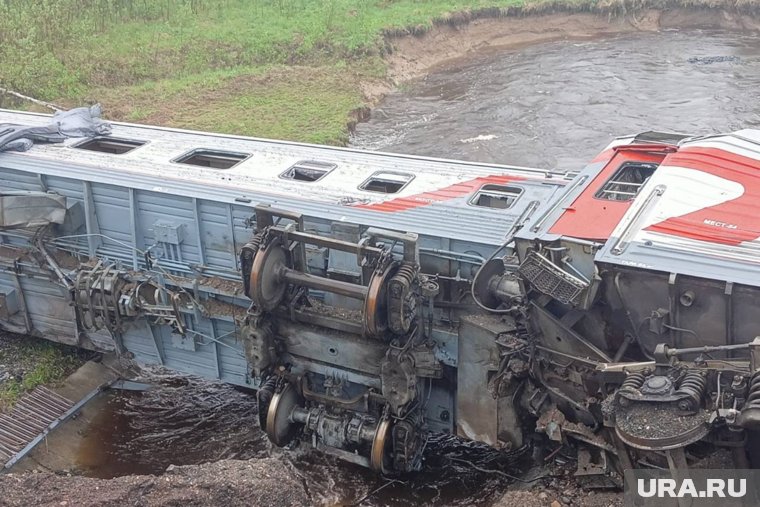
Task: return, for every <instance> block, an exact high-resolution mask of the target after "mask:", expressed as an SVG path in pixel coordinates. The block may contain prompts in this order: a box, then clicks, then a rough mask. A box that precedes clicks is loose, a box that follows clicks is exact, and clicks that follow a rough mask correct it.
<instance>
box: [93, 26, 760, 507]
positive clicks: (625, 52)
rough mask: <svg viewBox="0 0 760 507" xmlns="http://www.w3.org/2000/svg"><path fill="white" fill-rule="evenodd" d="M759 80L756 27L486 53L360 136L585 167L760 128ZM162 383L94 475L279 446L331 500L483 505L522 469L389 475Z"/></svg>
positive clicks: (429, 83)
mask: <svg viewBox="0 0 760 507" xmlns="http://www.w3.org/2000/svg"><path fill="white" fill-rule="evenodd" d="M759 90H760V42H758V40H757V38H756V37H755V36H750V35H743V34H737V33H726V32H699V31H689V32H664V33H646V34H638V35H626V36H621V37H613V38H604V39H597V40H587V41H582V42H579V41H563V42H553V43H545V44H539V45H535V46H531V47H527V48H523V49H520V50H519V51H517V50H515V51H501V52H489V53H487V54H481V55H478V56H476V57H473V58H468V59H467V61H463V62H459V63H454V64H451V65H449V66H447V67H445V68H442V69H441V70H440V71H438V72H435V73H433V74H430V75H429V76H427V77H426V78H424V79H420V80H418V81H415V82H413V83H411V84H408V85H405V86H404V87H402V89H401V90H400V91H398V92H395V93H393V94H391V95H389V96H388V97H387V98H386V99H385V100H384V101H383V102H382V103H381V104H380V105H379V106H378V108H377V109H376V110H375V111H374V112H373V114H372V118H371V120H370V121H369V122H367V123H364V124H360V125H359V126H358V128H357V130H356V134H355V135H354V137H353V141H352V145H353V146H354V147H358V148H367V149H373V150H374V149H377V150H384V151H392V152H402V153H411V154H419V155H433V156H437V157H446V158H462V159H467V160H474V161H483V162H498V163H505V164H515V165H530V166H539V167H546V168H559V169H573V170H577V169H579V168H580V167H581V166H582V165H583V164H584V163H585V162H586V161H587V160H589V159H591V158H593V156H594V155H595V154H596V153H597V152H598V151H600V150H601V149H602V148H603V147H604V146H605V145H606V144H607V143H608V142H609V141H610V140H611V139H612V138H613V137H615V136H619V135H626V134H631V133H637V132H641V131H647V130H655V129H658V130H667V131H678V132H686V133H693V134H709V133H713V132H718V131H726V130H732V129H739V128H743V127H756V126H758V125H759V124H760V100H758V99H760V97H759V95H760V92H759ZM154 380H155V381H156V383H157V386H156V388H155V389H154V390H152V391H149V392H146V393H142V394H116V395H112V396H111V397H110V398H109V399H108V403H107V404H106V405H107V410H104V412H103V414H102V417H101V418H100V419H99V420H98V421H96V423H95V424H94V425H93V427H91V428H90V430H89V431H88V433H87V436H86V438H85V442H84V444H83V446H82V449H81V452H80V456H79V463H78V467H79V469H80V470H81V471H82V472H83V473H85V474H88V475H95V476H101V477H112V476H117V475H124V474H133V473H160V472H161V471H162V470H164V469H165V468H166V467H167V466H168V465H170V464H176V465H184V464H196V463H202V462H204V461H213V460H218V459H221V458H242V459H247V458H256V457H260V456H265V455H269V454H275V455H278V456H281V457H282V459H286V460H290V461H292V462H293V463H294V464H295V466H296V469H298V470H299V471H300V473H303V477H304V481H305V482H306V483H307V484H308V485H309V488H310V491H311V492H312V494H313V495H314V498H315V499H322V500H323V501H324V502H325V503H328V504H335V503H342V504H351V503H355V502H357V501H358V500H360V499H362V497H364V496H365V495H367V494H368V493H370V492H372V491H374V490H376V489H377V488H380V487H382V486H385V487H384V489H382V491H379V492H377V493H376V494H374V495H373V496H371V497H370V498H369V499H367V501H366V502H365V503H368V504H371V505H405V504H410V503H413V504H447V505H450V504H459V505H471V504H478V503H479V504H484V503H485V504H488V503H489V502H491V501H493V500H494V499H496V498H497V497H498V491H499V490H500V489H503V488H504V487H505V485H506V484H507V483H508V480H507V479H506V478H505V477H504V476H503V475H500V473H501V472H504V471H512V470H514V468H515V463H514V458H512V457H504V456H499V455H498V454H496V453H494V452H491V451H487V450H486V451H484V450H483V449H482V448H480V447H478V446H477V445H474V444H470V445H465V444H462V443H458V442H456V441H454V440H452V439H451V438H438V439H435V440H433V441H432V442H431V443H430V444H429V446H428V448H427V450H426V462H425V463H426V468H425V470H424V471H423V472H422V473H421V474H418V475H416V476H414V477H406V478H400V479H399V481H398V482H392V483H389V482H388V481H387V480H386V479H382V478H379V477H377V476H376V475H375V474H373V473H371V472H369V471H367V470H364V469H361V468H359V467H356V466H353V465H348V464H344V463H338V462H335V461H334V460H332V459H330V458H325V457H320V456H314V455H309V454H301V453H298V452H292V451H287V450H286V451H282V450H276V449H272V448H271V447H270V446H269V444H268V443H267V441H266V438H265V437H264V436H263V434H262V432H261V431H260V430H259V429H258V427H257V423H256V416H255V414H256V406H255V398H254V397H253V396H251V395H250V394H249V393H244V392H241V391H239V390H235V389H233V388H231V387H228V386H224V385H221V384H213V383H208V382H205V381H200V380H197V379H191V378H176V377H175V378H172V377H158V378H155V379H154ZM468 463H469V464H468ZM471 465H475V466H476V467H477V468H479V469H480V470H477V469H475V468H473V467H472V466H471ZM497 470H498V472H497ZM523 471H524V470H523Z"/></svg>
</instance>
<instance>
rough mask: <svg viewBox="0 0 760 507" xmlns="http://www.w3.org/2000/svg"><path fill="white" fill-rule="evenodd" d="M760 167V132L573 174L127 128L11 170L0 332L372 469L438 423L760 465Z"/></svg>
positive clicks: (510, 438) (679, 458) (31, 157)
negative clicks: (226, 394) (245, 393)
mask: <svg viewBox="0 0 760 507" xmlns="http://www.w3.org/2000/svg"><path fill="white" fill-rule="evenodd" d="M47 122H49V118H48V117H46V116H43V115H32V114H26V113H15V112H10V111H3V112H0V123H7V124H14V125H26V126H33V127H34V126H43V125H45V124H46V123H47ZM758 171H760V132H757V131H741V132H737V133H734V134H727V135H722V136H715V137H711V138H686V137H683V136H673V135H663V134H654V133H650V134H646V135H642V136H637V137H631V138H621V139H618V140H616V141H615V142H613V143H612V144H611V145H610V146H609V147H608V148H607V149H606V150H604V151H603V152H602V153H601V154H600V155H599V156H598V157H597V158H596V159H595V160H594V161H592V162H591V164H589V165H588V166H587V167H586V168H584V169H583V170H582V171H580V172H579V173H577V174H576V173H572V174H566V173H559V172H552V171H543V170H538V169H529V168H521V167H510V166H495V165H487V164H475V163H466V162H455V161H447V160H438V159H428V158H421V157H413V156H405V155H391V154H383V153H367V152H361V151H356V150H347V149H338V148H327V147H321V146H310V145H303V144H297V143H287V142H280V141H266V140H259V139H251V138H242V137H235V136H225V135H217V134H207V133H198V132H186V131H179V130H171V129H161V128H155V127H144V126H137V125H127V124H116V125H113V131H112V134H111V135H107V136H101V137H94V138H75V139H70V140H66V141H65V142H63V143H58V144H36V145H34V146H33V147H32V148H31V149H30V150H29V151H27V152H24V153H15V152H14V153H11V152H9V153H2V154H0V203H2V205H3V208H2V213H0V220H3V221H0V328H2V329H4V330H7V331H12V332H18V333H24V334H30V335H36V336H41V337H44V338H47V339H50V340H55V341H59V342H63V343H68V344H73V345H77V346H81V347H86V348H91V349H94V350H104V351H115V352H117V353H119V354H121V355H122V356H124V357H127V358H131V359H134V360H135V361H136V362H138V363H141V364H162V365H165V366H167V367H169V368H173V369H175V370H178V371H182V372H187V373H193V374H200V375H204V376H206V377H209V378H216V379H220V380H222V381H225V382H229V383H232V384H236V385H240V386H245V387H250V388H252V389H254V390H256V392H257V396H258V400H259V424H260V425H261V427H262V429H264V431H266V433H267V435H268V436H269V438H270V439H271V440H272V441H273V442H274V443H275V444H277V445H288V444H291V443H292V442H296V441H300V442H301V443H302V445H308V446H313V447H315V448H317V449H319V450H321V451H323V452H327V453H331V454H334V455H337V456H339V457H341V458H342V459H346V460H349V461H352V462H355V463H359V464H361V465H364V466H368V467H371V468H373V469H376V470H378V471H381V472H387V473H390V472H403V471H412V470H415V469H417V468H419V466H420V458H421V454H422V450H423V448H424V445H425V439H426V436H427V435H428V434H429V433H430V432H446V433H454V434H457V435H459V436H461V437H464V438H468V439H473V440H477V441H480V442H484V443H487V444H490V445H492V446H494V447H497V448H500V449H505V450H516V449H521V448H525V447H526V446H528V445H529V444H530V443H536V442H558V443H562V444H571V445H573V446H575V447H577V448H578V461H579V468H578V473H579V474H580V475H588V476H594V477H595V478H598V479H601V480H602V481H603V482H604V481H607V482H610V483H615V482H616V481H617V480H618V479H619V477H620V472H621V470H622V469H624V468H635V467H638V466H657V467H663V466H665V467H667V466H670V467H675V468H682V467H686V466H688V465H689V463H690V462H691V461H693V460H695V459H698V458H699V457H700V455H703V454H704V453H705V449H712V448H714V447H715V446H718V447H725V448H727V449H730V450H731V451H732V454H733V456H734V458H735V460H736V463H737V465H738V466H747V465H748V464H749V463H748V461H747V460H748V454H747V449H749V448H750V447H751V446H752V445H754V443H755V440H756V432H757V430H758V429H759V428H760V374H757V373H756V372H757V370H758V369H760V340H757V341H756V340H755V337H756V336H757V335H760V333H759V332H758V331H757V329H756V328H757V323H756V322H757V319H756V318H754V315H755V314H756V313H755V312H757V310H758V308H759V307H760V301H759V300H758V287H759V286H760V261H758V259H759V258H760V257H759V256H758V248H759V247H758V245H760V243H759V242H758V238H760V225H759V224H760V222H758V220H757V218H756V210H757V202H758V195H756V194H757V189H758V188H760V185H759V184H758V182H760V179H758V174H759V173H758ZM2 217H9V218H2ZM252 424H253V421H252Z"/></svg>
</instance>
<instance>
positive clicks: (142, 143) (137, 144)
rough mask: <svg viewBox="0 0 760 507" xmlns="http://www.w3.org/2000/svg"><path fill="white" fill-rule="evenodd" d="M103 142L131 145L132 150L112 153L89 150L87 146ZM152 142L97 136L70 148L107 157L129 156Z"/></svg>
mask: <svg viewBox="0 0 760 507" xmlns="http://www.w3.org/2000/svg"><path fill="white" fill-rule="evenodd" d="M101 141H106V142H108V141H110V142H114V143H124V144H126V145H131V146H132V148H130V149H129V150H127V151H123V152H121V153H111V152H108V151H103V150H93V149H90V148H87V147H86V145H88V144H91V143H97V142H101ZM149 142H150V141H143V140H141V139H127V138H126V137H112V136H95V137H89V138H87V139H84V140H82V141H79V142H77V143H74V144H72V145H71V146H70V148H73V149H76V150H83V151H90V152H93V153H104V154H106V155H117V156H119V155H127V154H128V153H132V152H133V151H135V150H137V149H139V148H142V147H143V146H145V145H146V144H148V143H149Z"/></svg>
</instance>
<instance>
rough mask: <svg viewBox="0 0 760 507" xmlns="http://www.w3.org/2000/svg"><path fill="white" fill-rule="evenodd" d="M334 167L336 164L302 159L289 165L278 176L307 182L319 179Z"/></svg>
mask: <svg viewBox="0 0 760 507" xmlns="http://www.w3.org/2000/svg"><path fill="white" fill-rule="evenodd" d="M336 167H338V166H337V165H335V164H328V163H326V162H319V161H316V160H302V161H301V162H297V163H296V164H295V165H293V166H291V167H289V168H288V169H287V170H286V171H285V172H284V173H282V174H280V178H283V179H286V180H296V181H307V182H312V181H319V180H321V179H322V178H324V177H325V176H327V173H329V172H330V171H332V170H333V169H335V168H336Z"/></svg>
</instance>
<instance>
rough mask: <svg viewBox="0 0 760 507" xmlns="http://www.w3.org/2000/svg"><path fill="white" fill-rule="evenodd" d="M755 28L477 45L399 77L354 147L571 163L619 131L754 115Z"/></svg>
mask: <svg viewBox="0 0 760 507" xmlns="http://www.w3.org/2000/svg"><path fill="white" fill-rule="evenodd" d="M758 85H760V42H758V38H757V35H755V34H740V33H728V32H710V31H686V32H677V31H666V32H661V33H639V34H632V35H624V36H619V37H610V38H604V39H596V40H586V41H562V42H553V43H546V44H538V45H534V46H529V47H526V48H523V49H520V50H519V51H501V52H490V53H488V52H487V53H486V54H481V55H478V56H475V57H472V58H468V59H467V61H465V62H461V63H459V64H454V65H450V66H448V67H447V68H445V69H442V70H441V71H439V72H435V73H433V74H430V75H428V76H427V77H426V78H424V79H419V80H417V81H415V82H412V83H410V84H407V85H404V86H402V89H401V90H400V91H397V92H395V93H393V94H391V95H389V96H388V97H387V98H386V99H385V100H384V101H383V102H382V103H381V104H379V106H378V107H377V108H376V109H375V110H374V111H373V113H372V116H371V119H370V121H369V122H367V123H363V124H360V125H358V127H357V129H356V133H355V135H354V136H353V138H352V146H353V147H356V148H365V149H371V150H382V151H391V152H400V153H411V154H415V155H428V156H436V157H445V158H455V159H465V160H473V161H479V162H498V163H504V164H514V165H527V166H536V167H545V168H560V169H573V170H577V169H579V168H581V167H582V166H583V164H584V163H586V162H587V161H588V160H590V159H591V158H593V157H594V156H595V155H596V154H597V153H598V152H599V151H601V149H602V148H604V146H605V145H606V144H607V143H608V142H609V141H610V140H611V139H612V138H613V137H616V136H621V135H626V134H634V133H639V132H644V131H647V130H661V131H671V132H684V133H688V134H710V133H715V132H721V131H727V130H737V129H740V128H747V127H757V126H758V125H760V102H758V98H759V97H760V86H758Z"/></svg>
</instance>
